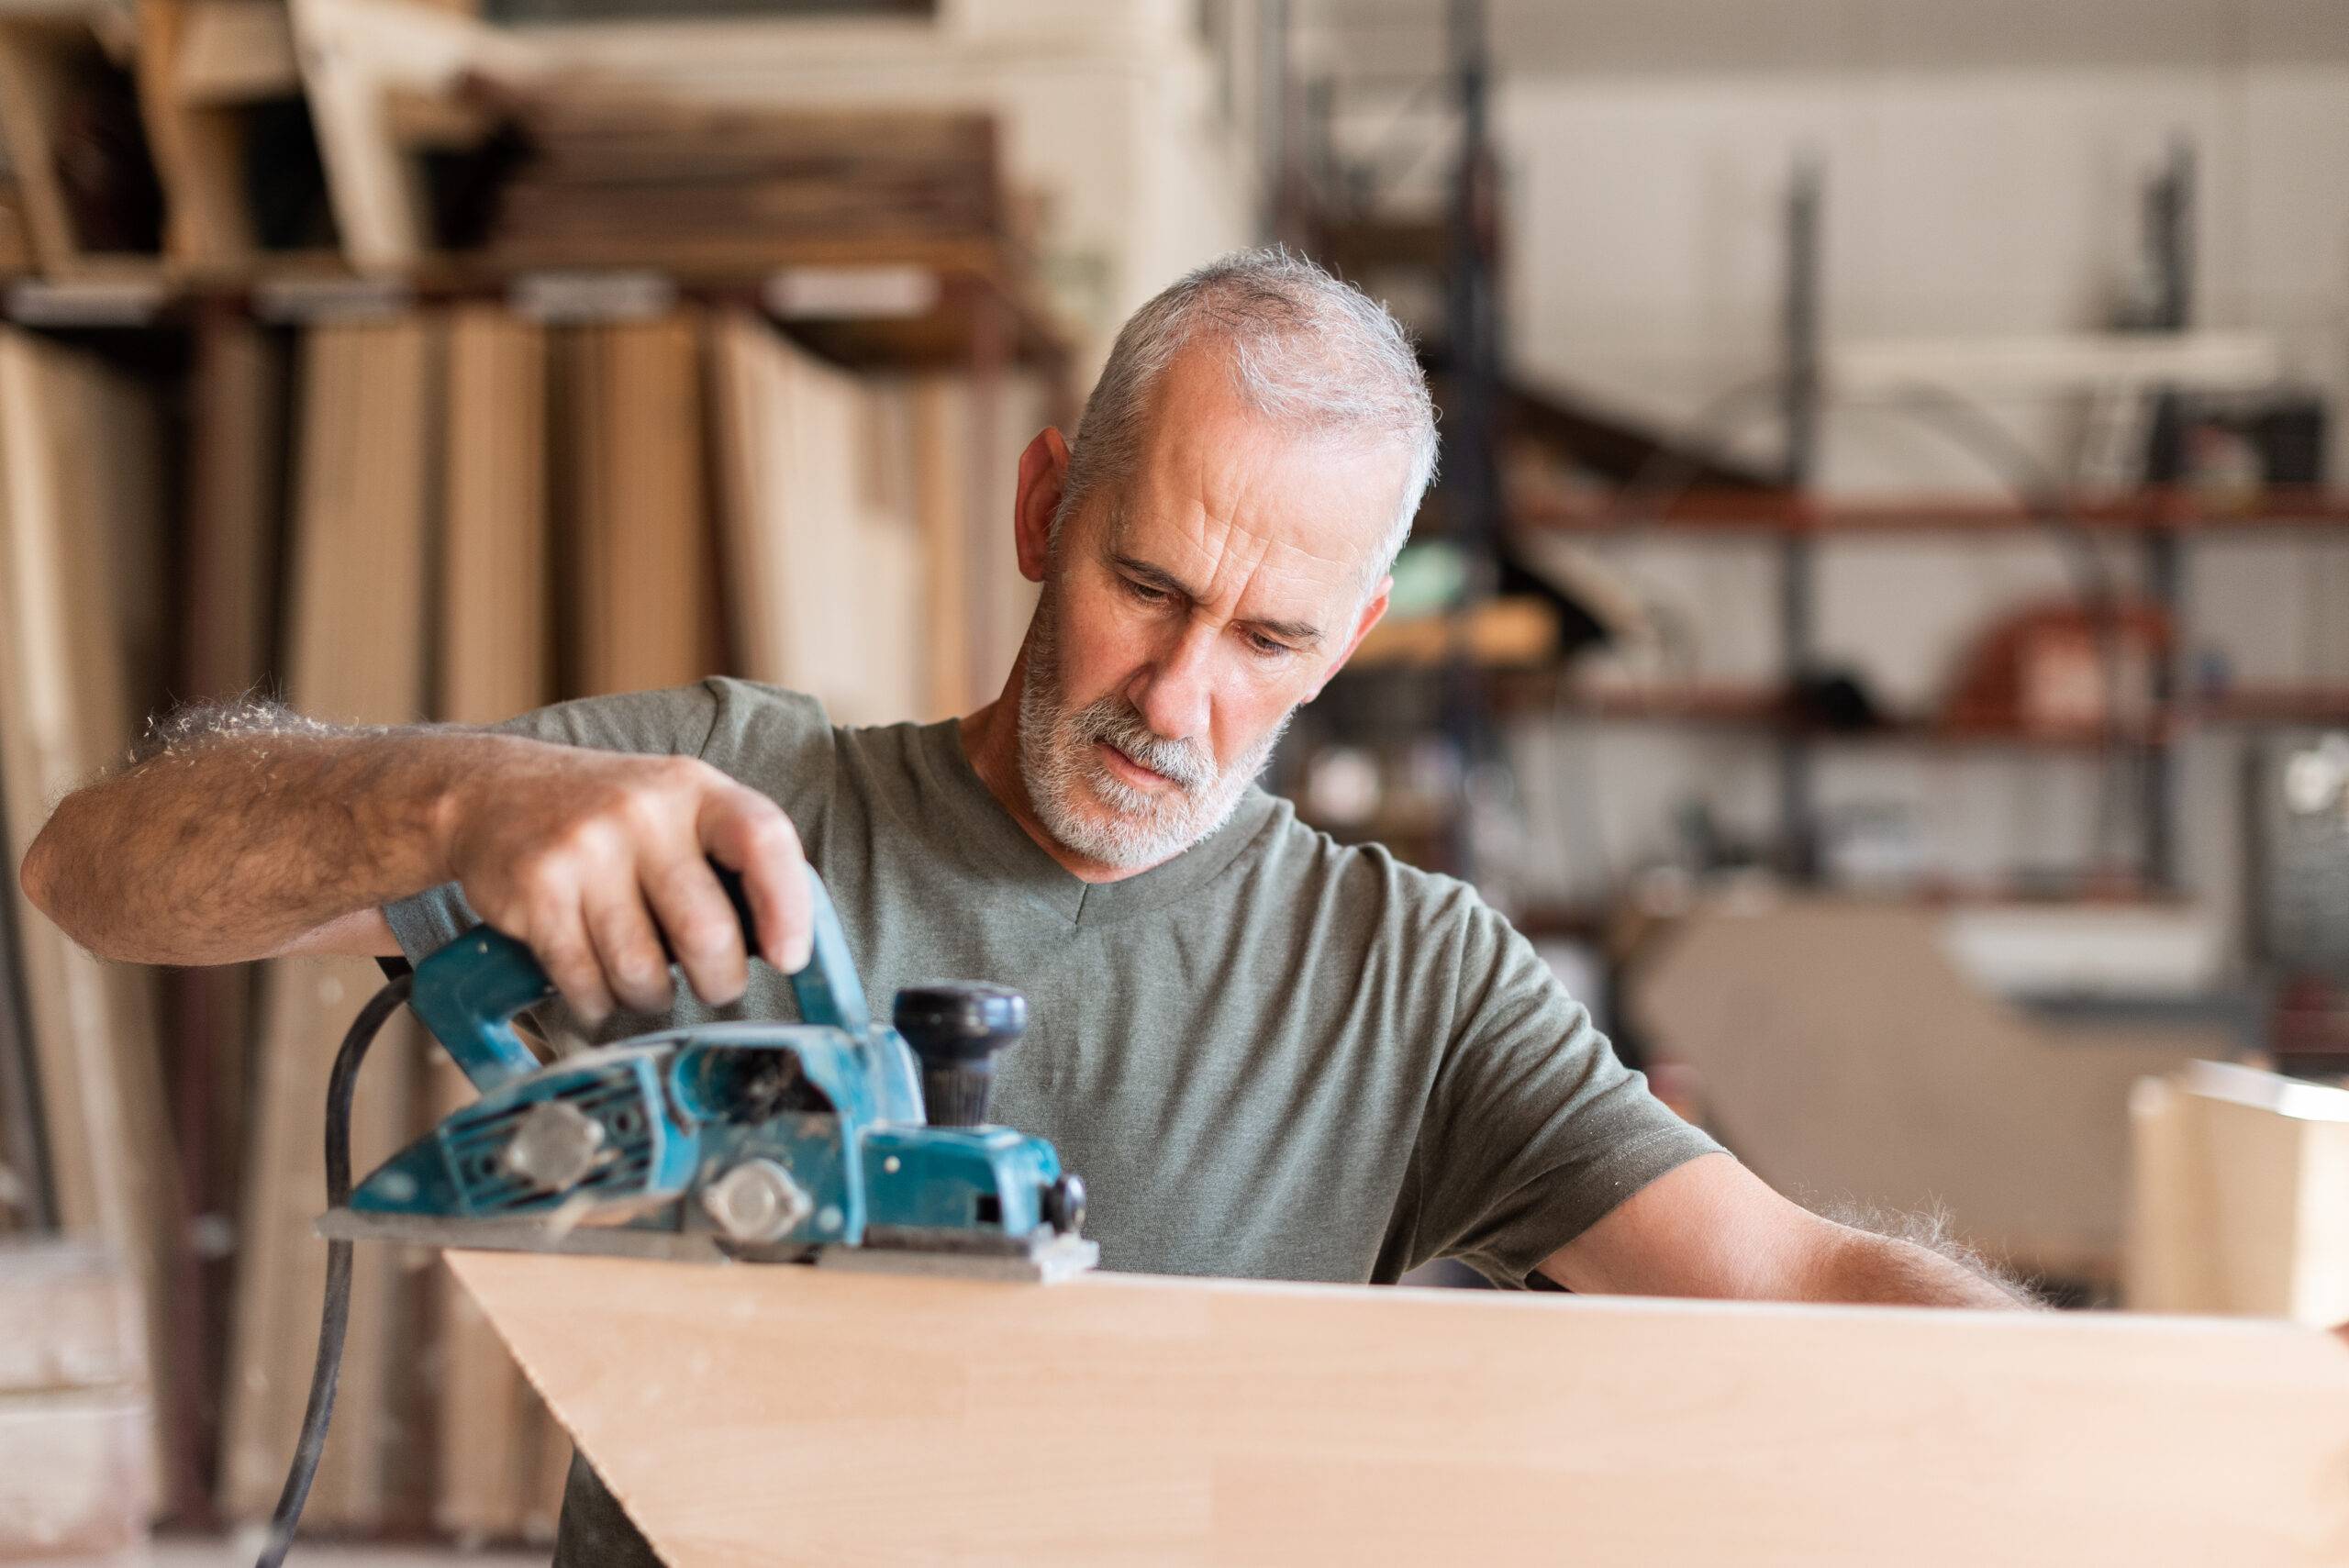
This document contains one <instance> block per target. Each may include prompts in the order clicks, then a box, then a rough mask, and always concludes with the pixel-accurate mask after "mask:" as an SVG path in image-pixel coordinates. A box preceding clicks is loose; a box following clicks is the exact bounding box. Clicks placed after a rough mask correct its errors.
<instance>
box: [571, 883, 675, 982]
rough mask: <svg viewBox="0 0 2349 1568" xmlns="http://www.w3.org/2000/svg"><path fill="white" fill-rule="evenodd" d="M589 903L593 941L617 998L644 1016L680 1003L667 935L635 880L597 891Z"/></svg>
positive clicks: (589, 930) (587, 913) (590, 894)
mask: <svg viewBox="0 0 2349 1568" xmlns="http://www.w3.org/2000/svg"><path fill="white" fill-rule="evenodd" d="M588 898H589V902H588V904H587V906H586V908H585V911H584V913H585V916H586V921H587V936H588V939H589V940H591V941H593V942H594V943H595V944H596V958H597V960H598V961H600V962H602V964H603V966H604V978H605V980H606V982H607V984H610V986H611V988H612V994H613V995H616V996H618V998H619V999H620V1000H621V1001H622V1002H624V1003H626V1004H627V1005H628V1006H630V1007H632V1008H634V1009H635V1010H636V1011H638V1012H640V1013H657V1012H661V1011H662V1010H664V1009H666V1008H667V1007H668V1006H669V1004H670V1003H671V1002H673V1001H674V1000H675V998H676V988H675V987H674V985H672V984H670V983H669V955H668V954H667V953H666V952H664V951H662V948H661V933H660V932H659V931H658V930H656V929H654V928H653V924H652V916H651V912H650V911H648V910H647V909H646V908H645V906H644V895H642V894H641V893H640V892H639V891H638V890H637V887H636V884H635V881H634V879H633V878H630V879H629V880H628V881H626V882H625V883H624V884H622V885H620V886H617V887H611V888H599V889H593V890H591V891H590V892H589V894H588Z"/></svg>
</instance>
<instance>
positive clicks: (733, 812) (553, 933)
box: [442, 741, 813, 1023]
mask: <svg viewBox="0 0 2349 1568" xmlns="http://www.w3.org/2000/svg"><path fill="white" fill-rule="evenodd" d="M442 840H443V842H444V844H445V845H446V854H447V860H448V867H449V872H450V875H451V877H452V878H453V879H454V880H455V881H456V882H457V883H458V884H459V885H461V886H462V888H463V889H464V893H465V897H466V899H467V901H468V902H470V903H471V904H472V905H473V908H474V909H475V910H476V911H477V912H478V913H479V914H480V916H481V917H482V918H483V919H484V920H486V921H488V922H489V923H490V924H491V925H493V926H495V927H496V928H497V929H499V930H501V931H504V932H505V933H506V934H507V935H508V936H510V937H513V938H515V939H516V940H518V941H521V942H523V943H525V944H526V945H528V946H529V949H530V951H532V952H534V953H536V954H537V955H538V959H539V962H540V964H542V965H543V966H544V967H545V969H546V972H547V975H548V977H549V978H550V979H551V980H552V981H553V982H554V984H555V985H556V987H557V989H559V990H560V991H561V992H562V996H563V1000H564V1001H565V1002H566V1003H568V1004H569V1005H570V1006H571V1009H572V1011H573V1012H574V1013H576V1014H578V1015H579V1016H580V1017H581V1018H583V1019H584V1020H585V1021H587V1022H590V1023H594V1022H596V1021H599V1020H600V1019H602V1018H604V1017H605V1016H606V1015H607V1014H608V1013H609V1012H610V1011H611V1010H612V1006H613V1004H614V1003H615V1001H617V1002H618V1004H620V1005H621V1006H627V1007H629V1008H633V1009H635V1010H637V1011H640V1012H659V1011H662V1010H663V1009H665V1008H666V1007H668V1006H670V1004H671V1002H672V1001H673V1000H674V989H673V987H672V985H671V984H670V979H669V960H668V956H667V953H666V952H664V951H663V938H664V936H665V938H666V946H667V949H668V951H673V952H674V953H675V954H676V959H677V962H678V963H679V964H680V965H682V966H683V967H684V969H685V977H686V979H687V980H688V981H689V982H690V983H691V984H692V985H693V988H694V994H695V995H697V996H699V997H701V998H702V1000H704V1001H705V1002H708V1003H710V1004H712V1005H714V1006H722V1005H724V1004H726V1003H728V1002H731V1001H733V1000H735V999H736V998H737V997H739V996H740V995H741V994H742V990H743V987H744V985H745V984H747V983H748V981H749V978H750V974H749V966H748V958H749V954H748V951H747V950H746V948H745V945H744V939H745V933H744V932H743V931H742V929H741V924H740V920H739V918H738V917H736V915H735V911H734V906H733V905H732V904H731V903H729V901H728V899H727V897H726V894H725V891H724V890H723V889H722V888H721V887H720V886H719V885H718V878H717V876H716V875H715V874H714V873H712V871H711V869H710V862H712V861H716V862H718V864H720V865H724V866H728V867H730V868H732V869H733V870H734V871H736V872H739V873H740V874H741V878H742V885H743V890H744V892H745V893H746V894H747V895H748V897H749V900H750V905H751V915H752V917H753V918H754V919H755V921H756V922H757V927H758V932H757V935H758V953H759V956H761V957H763V958H764V959H766V961H767V962H769V963H772V964H774V966H775V967H776V968H777V969H780V970H782V971H784V972H785V973H792V972H795V971H796V970H798V969H800V968H802V967H804V966H805V965H806V963H807V952H808V944H809V940H810V929H811V923H812V920H813V914H812V911H811V908H810V900H809V895H808V891H807V871H806V863H807V862H806V859H805V857H804V855H803V854H802V852H801V851H800V845H799V835H798V833H797V832H796V830H795V829H794V828H792V825H791V820H790V818H789V817H785V815H784V813H783V809H782V807H780V806H777V805H775V803H774V801H772V800H770V799H769V798H767V796H765V795H762V794H760V793H759V792H758V791H757V790H754V789H751V788H750V787H748V786H747V785H744V784H738V783H736V782H735V781H734V780H732V779H730V778H729V777H727V776H726V775H725V774H724V773H720V772H718V770H717V769H716V768H713V767H711V766H709V765H708V764H707V763H706V762H699V761H697V760H696V759H694V758H691V757H646V756H632V755H628V754H625V753H618V752H609V751H582V750H579V749H577V748H574V747H568V746H550V745H544V744H541V743H539V742H534V741H518V742H516V743H515V753H514V756H513V760H512V761H511V762H509V763H508V764H507V765H506V766H502V767H497V768H494V769H488V770H484V771H483V772H482V773H480V774H479V775H478V776H476V777H473V778H471V779H468V780H467V781H465V782H464V783H463V784H461V785H460V786H459V787H458V788H457V789H456V790H454V791H453V792H452V793H451V796H450V798H449V802H448V807H447V813H446V818H445V826H444V828H443V831H442Z"/></svg>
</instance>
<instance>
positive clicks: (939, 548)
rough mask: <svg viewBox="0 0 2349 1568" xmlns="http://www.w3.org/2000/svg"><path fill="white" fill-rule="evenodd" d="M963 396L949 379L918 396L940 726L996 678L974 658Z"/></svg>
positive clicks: (928, 651) (917, 488)
mask: <svg viewBox="0 0 2349 1568" xmlns="http://www.w3.org/2000/svg"><path fill="white" fill-rule="evenodd" d="M960 390H961V389H960V387H959V385H958V384H957V383H956V382H955V381H953V380H952V379H950V378H948V377H946V376H942V375H926V376H923V377H921V378H919V379H918V381H917V382H916V383H915V385H914V392H913V420H914V424H913V471H914V516H915V519H916V521H915V526H916V528H918V530H919V531H920V535H921V555H922V618H923V620H924V621H925V623H926V625H925V627H924V634H925V635H924V640H923V647H924V651H925V659H924V671H923V692H922V706H923V707H924V708H925V709H927V710H928V714H927V716H928V717H936V718H942V717H946V716H948V715H950V714H962V713H965V712H968V711H969V710H970V709H971V708H974V707H975V706H978V705H979V704H980V703H982V702H984V701H985V700H986V696H985V695H982V693H981V690H980V686H981V684H982V682H983V680H984V679H985V675H987V674H991V673H993V672H984V673H983V672H980V671H979V670H977V669H976V668H975V664H974V659H973V656H972V655H973V651H974V650H973V647H972V642H973V627H972V619H973V617H972V614H971V575H972V573H971V553H972V552H971V548H970V547H971V542H972V541H971V527H970V517H969V510H968V506H967V503H968V501H969V492H968V486H969V479H968V475H967V468H968V464H967V462H965V459H966V458H967V457H968V455H969V450H968V449H969V443H970V435H969V432H968V430H967V429H966V428H965V421H966V420H967V418H968V417H969V414H968V410H967V408H966V407H965V406H964V400H963V398H962V397H960V396H958V395H957V394H958V392H959V391H960ZM990 695H991V694H990Z"/></svg>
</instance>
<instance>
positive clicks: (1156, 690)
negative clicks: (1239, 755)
mask: <svg viewBox="0 0 2349 1568" xmlns="http://www.w3.org/2000/svg"><path fill="white" fill-rule="evenodd" d="M1215 644H1216V634H1215V628H1213V627H1211V626H1207V625H1203V624H1202V623H1200V622H1198V621H1188V622H1186V623H1185V625H1184V627H1183V629H1182V630H1181V631H1180V632H1178V633H1176V634H1175V638H1174V639H1173V640H1172V641H1171V642H1169V643H1168V644H1167V646H1166V647H1165V649H1164V651H1163V652H1161V653H1160V655H1159V656H1158V657H1157V658H1156V659H1153V660H1152V661H1151V662H1149V663H1148V664H1145V665H1143V666H1142V668H1141V671H1140V672H1139V673H1138V675H1137V677H1136V684H1135V685H1134V687H1133V688H1132V689H1130V691H1129V692H1128V693H1127V695H1129V696H1130V697H1131V698H1132V699H1133V705H1134V706H1135V708H1136V709H1137V710H1138V711H1140V713H1141V717H1142V721H1143V722H1144V723H1146V724H1148V725H1149V726H1150V728H1151V729H1152V732H1153V733H1155V734H1158V735H1163V736H1164V737H1165V738H1166V739H1167V740H1192V739H1195V738H1198V737H1203V736H1205V735H1206V734H1207V730H1208V707H1209V700H1208V695H1209V691H1210V688H1211V682H1210V678H1209V677H1210V666H1211V665H1212V663H1213V662H1214V655H1215Z"/></svg>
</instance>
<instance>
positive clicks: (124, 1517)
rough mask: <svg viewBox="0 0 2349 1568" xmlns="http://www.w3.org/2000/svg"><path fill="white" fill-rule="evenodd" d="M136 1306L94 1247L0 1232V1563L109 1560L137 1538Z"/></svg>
mask: <svg viewBox="0 0 2349 1568" xmlns="http://www.w3.org/2000/svg"><path fill="white" fill-rule="evenodd" d="M144 1316H145V1314H144V1310H143V1308H142V1307H141V1304H140V1301H139V1289H138V1285H137V1284H136V1282H135V1281H134V1280H133V1279H132V1277H131V1275H130V1273H129V1272H128V1270H126V1269H124V1268H123V1267H122V1266H121V1264H120V1262H118V1261H117V1259H116V1258H115V1257H114V1256H113V1255H112V1254H111V1253H109V1252H107V1251H106V1250H105V1249H104V1248H101V1247H95V1246H90V1245H86V1244H82V1243H75V1242H59V1241H13V1242H0V1561H13V1560H16V1559H19V1558H38V1559H39V1560H40V1561H42V1562H62V1561H66V1560H69V1559H72V1558H78V1557H83V1556H88V1557H93V1558H97V1557H105V1558H106V1559H107V1560H115V1556H116V1554H117V1553H119V1552H122V1551H126V1550H128V1549H131V1548H134V1547H136V1546H137V1545H138V1544H139V1542H140V1541H141V1540H144V1539H145V1537H146V1534H147V1516H148V1513H149V1510H150V1507H151V1506H152V1504H153V1500H154V1493H155V1474H154V1468H153V1462H152V1459H151V1453H152V1445H151V1444H150V1441H149V1413H148V1404H147V1370H146V1356H145V1352H144V1346H143V1344H142V1342H141V1334H142V1330H141V1329H140V1323H141V1320H142V1318H143V1317H144Z"/></svg>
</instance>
